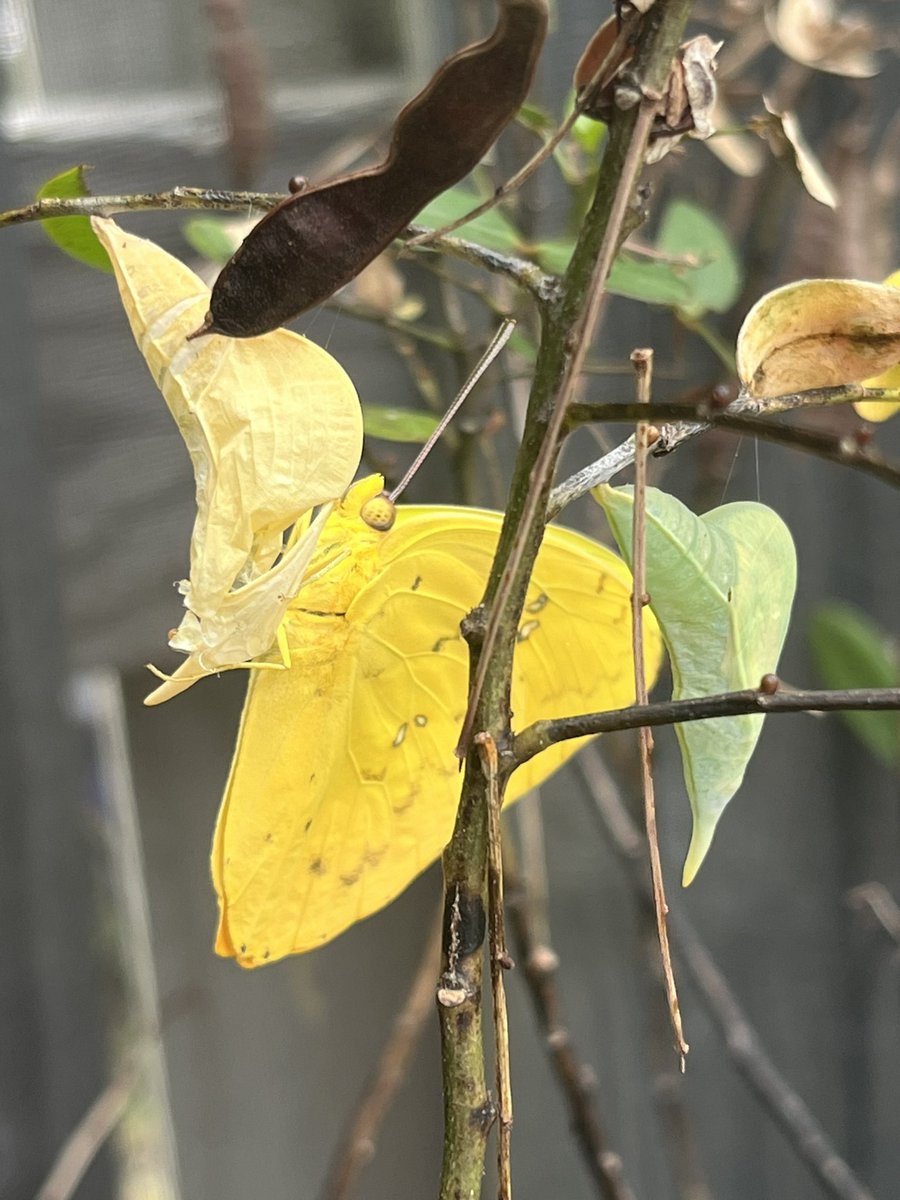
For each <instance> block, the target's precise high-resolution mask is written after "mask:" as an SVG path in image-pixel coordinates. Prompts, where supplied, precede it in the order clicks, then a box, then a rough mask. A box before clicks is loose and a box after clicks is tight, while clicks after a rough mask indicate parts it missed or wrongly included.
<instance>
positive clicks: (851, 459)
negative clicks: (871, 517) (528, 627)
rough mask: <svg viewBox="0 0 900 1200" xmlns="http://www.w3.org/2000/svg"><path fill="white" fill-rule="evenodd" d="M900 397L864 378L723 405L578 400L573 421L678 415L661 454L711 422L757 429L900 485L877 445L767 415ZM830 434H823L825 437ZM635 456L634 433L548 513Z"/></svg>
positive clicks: (564, 491)
mask: <svg viewBox="0 0 900 1200" xmlns="http://www.w3.org/2000/svg"><path fill="white" fill-rule="evenodd" d="M895 398H896V397H895V395H894V393H893V392H889V391H886V390H885V389H884V388H865V387H863V386H862V384H858V383H854V384H848V385H846V386H841V387H833V388H812V389H810V390H808V391H803V392H790V393H787V394H785V395H783V396H774V397H770V398H769V399H766V400H761V399H759V398H758V397H756V396H748V395H746V394H743V393H742V394H740V395H738V396H737V397H736V398H735V399H734V400H732V402H731V403H730V404H727V405H724V406H718V407H717V405H716V403H715V400H714V398H710V399H704V400H702V401H701V402H700V403H698V404H685V403H683V402H681V403H679V402H672V403H669V404H666V403H662V404H660V403H654V404H653V405H651V406H649V407H648V408H647V409H646V410H644V409H643V408H641V409H640V411H638V409H637V407H636V406H635V405H634V404H631V403H625V404H583V403H582V404H578V405H573V406H572V408H571V410H570V414H569V417H570V423H572V424H576V423H577V424H588V423H591V422H597V421H632V420H636V419H638V418H641V417H646V419H647V420H650V421H672V422H673V424H669V425H662V426H661V427H660V429H659V431H658V432H659V436H658V437H657V440H656V441H655V442H654V444H653V454H654V455H655V456H662V455H665V454H670V453H671V452H672V451H673V450H676V449H677V448H678V447H679V446H680V445H681V444H682V442H686V441H688V440H689V439H690V438H693V437H696V436H697V435H698V434H700V433H704V432H705V431H706V430H707V429H709V428H710V427H711V426H713V425H716V426H721V427H724V428H730V429H734V430H735V431H736V432H742V433H753V434H756V435H758V436H759V437H765V438H768V439H769V440H772V441H782V442H790V443H791V444H792V445H796V447H797V449H799V450H807V451H810V452H812V453H818V454H820V455H821V456H822V457H825V458H831V459H832V460H833V461H835V462H840V463H843V464H844V465H847V466H854V467H857V468H858V469H860V470H865V471H868V472H869V473H870V474H874V475H877V476H878V477H879V478H881V479H883V480H884V481H885V482H887V483H891V484H894V485H895V486H897V483H896V480H897V477H898V469H897V468H896V467H895V466H894V464H892V463H890V462H889V461H887V460H886V459H883V458H881V456H880V455H879V454H877V452H876V451H873V450H869V449H868V448H867V447H864V446H861V445H859V444H858V443H857V445H856V447H855V448H854V447H853V446H851V445H850V443H849V442H848V440H847V439H838V440H837V444H836V445H834V446H830V447H829V446H826V444H825V441H823V440H819V441H816V434H815V433H814V432H813V431H809V435H807V431H805V430H804V431H798V433H797V435H796V436H794V427H793V426H786V425H777V424H771V425H770V424H769V423H767V422H766V421H765V420H764V419H763V418H765V417H770V416H775V415H777V414H779V413H784V412H791V411H794V410H796V409H798V408H821V407H825V406H831V405H833V404H846V403H850V402H852V401H857V400H885V401H890V400H892V399H895ZM751 421H752V424H751ZM769 430H774V432H773V433H770V432H769ZM827 436H828V435H822V437H823V438H825V439H827ZM633 462H634V439H633V438H628V439H627V440H626V441H624V442H622V444H621V445H619V446H616V447H615V448H614V449H613V450H611V451H610V452H609V453H608V454H604V455H603V456H602V457H601V458H598V459H597V460H596V461H595V462H592V463H590V464H588V466H586V467H584V468H583V469H582V470H580V471H578V472H576V473H575V474H574V475H572V476H570V478H569V479H566V480H564V481H563V482H562V483H561V484H559V485H558V487H556V488H554V489H553V491H552V492H551V494H550V501H549V503H548V506H547V519H548V520H552V518H553V517H555V516H558V515H559V513H560V512H561V511H562V510H563V509H564V508H565V507H566V505H568V504H571V503H572V501H573V500H577V499H579V497H581V496H584V495H586V494H587V493H588V492H589V491H590V490H591V489H592V488H595V487H598V486H599V485H600V484H602V483H609V481H610V479H612V478H614V477H615V476H616V475H617V474H618V473H619V472H620V471H622V470H624V469H625V468H626V467H629V466H631V464H632V463H633Z"/></svg>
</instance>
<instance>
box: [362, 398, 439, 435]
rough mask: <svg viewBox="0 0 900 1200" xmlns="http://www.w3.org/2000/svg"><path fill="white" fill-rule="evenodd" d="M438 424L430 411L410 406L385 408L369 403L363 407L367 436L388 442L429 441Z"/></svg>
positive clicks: (364, 426) (364, 427) (364, 428)
mask: <svg viewBox="0 0 900 1200" xmlns="http://www.w3.org/2000/svg"><path fill="white" fill-rule="evenodd" d="M436 426H437V418H436V417H433V416H431V414H430V413H423V412H415V411H413V410H412V409H409V408H383V407H381V406H380V405H377V404H367V405H366V406H365V407H364V408H363V430H364V431H365V434H366V436H367V437H377V438H384V439H385V440H386V441H388V442H427V441H428V439H429V438H430V437H431V435H432V433H434V430H435V428H436Z"/></svg>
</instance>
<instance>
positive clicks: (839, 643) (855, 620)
mask: <svg viewBox="0 0 900 1200" xmlns="http://www.w3.org/2000/svg"><path fill="white" fill-rule="evenodd" d="M809 643H810V648H811V649H812V654H813V660H814V661H815V664H816V668H817V670H818V672H819V675H820V676H821V677H822V682H823V683H824V684H825V686H826V687H829V688H857V687H896V686H897V684H898V683H900V663H898V661H897V655H896V652H895V650H894V648H893V647H892V646H891V644H890V640H889V638H888V636H887V634H886V633H885V631H884V630H883V629H881V628H880V627H879V626H878V625H876V624H875V622H874V621H872V620H871V619H870V618H869V617H867V616H866V615H865V613H862V612H860V611H859V609H857V608H854V607H853V606H852V605H850V604H839V603H837V602H832V603H829V604H820V605H819V607H818V608H817V609H816V611H815V613H814V614H813V617H812V620H811V622H810V627H809ZM840 715H841V717H842V718H843V719H844V720H845V721H846V722H847V724H848V725H849V726H850V728H851V729H852V730H853V732H854V733H855V734H856V736H857V737H858V738H859V739H860V740H861V741H862V742H864V743H865V745H866V746H868V748H869V749H870V750H871V751H872V753H873V754H875V755H877V757H878V758H880V759H881V761H882V762H883V763H885V764H886V765H887V766H889V767H896V766H897V765H898V764H900V715H898V714H897V713H895V712H872V713H864V712H845V713H841V714H840Z"/></svg>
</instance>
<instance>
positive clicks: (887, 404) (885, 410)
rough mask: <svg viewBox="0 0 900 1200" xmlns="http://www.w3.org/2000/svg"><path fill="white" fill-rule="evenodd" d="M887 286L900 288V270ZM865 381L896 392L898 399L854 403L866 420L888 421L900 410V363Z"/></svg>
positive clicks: (869, 385)
mask: <svg viewBox="0 0 900 1200" xmlns="http://www.w3.org/2000/svg"><path fill="white" fill-rule="evenodd" d="M884 282H885V286H886V287H892V288H900V271H895V272H894V273H893V275H889V276H888V277H887V279H886V280H885V281H884ZM863 383H864V384H865V386H866V387H869V388H884V389H885V391H889V392H896V393H897V397H898V399H897V400H894V401H891V400H857V402H856V403H855V404H854V405H853V407H854V408H855V409H856V411H857V412H858V413H859V415H860V416H861V417H862V418H863V420H865V421H886V420H887V419H888V417H892V416H893V415H894V413H895V412H897V411H898V410H900V365H898V366H896V367H891V369H890V370H889V371H885V372H884V374H883V375H876V376H874V378H872V379H864V380H863Z"/></svg>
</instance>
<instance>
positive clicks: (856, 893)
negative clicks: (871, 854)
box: [847, 883, 900, 948]
mask: <svg viewBox="0 0 900 1200" xmlns="http://www.w3.org/2000/svg"><path fill="white" fill-rule="evenodd" d="M847 903H848V904H849V905H850V907H851V908H855V909H857V910H859V909H863V908H867V909H868V910H869V912H871V914H872V916H873V917H874V918H875V920H876V921H877V922H878V924H879V925H880V926H881V928H882V929H883V930H884V932H885V933H886V934H887V935H888V937H889V938H890V939H891V940H892V941H893V942H894V944H895V945H896V946H897V947H898V948H900V905H898V904H897V901H896V900H895V899H894V897H893V896H892V895H891V893H890V892H889V891H888V890H887V888H886V887H885V886H884V884H883V883H862V884H860V886H859V887H855V888H853V890H852V891H851V892H849V893H848V895H847Z"/></svg>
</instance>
